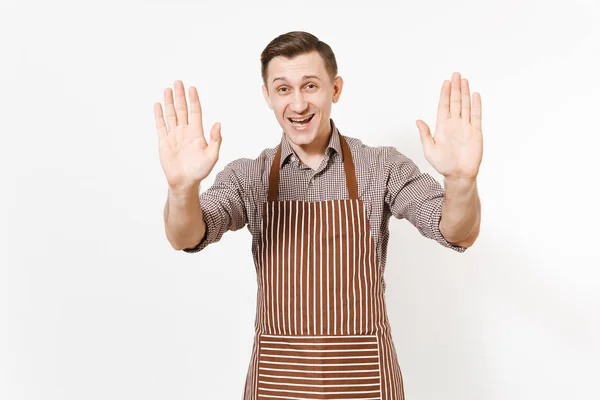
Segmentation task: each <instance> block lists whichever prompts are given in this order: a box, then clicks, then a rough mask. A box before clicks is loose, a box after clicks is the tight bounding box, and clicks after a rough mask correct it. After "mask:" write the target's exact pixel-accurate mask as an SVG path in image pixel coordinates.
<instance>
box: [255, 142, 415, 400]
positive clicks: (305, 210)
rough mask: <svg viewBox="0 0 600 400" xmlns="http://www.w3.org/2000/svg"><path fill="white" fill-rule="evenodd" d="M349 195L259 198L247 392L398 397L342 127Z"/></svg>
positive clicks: (275, 168) (274, 180) (273, 177)
mask: <svg viewBox="0 0 600 400" xmlns="http://www.w3.org/2000/svg"><path fill="white" fill-rule="evenodd" d="M340 142H341V143H340V144H341V148H342V156H343V159H344V171H345V175H346V185H347V188H348V194H349V199H348V200H327V201H320V202H302V201H296V200H288V201H278V194H279V164H280V159H281V146H279V147H278V149H277V153H276V155H275V159H274V160H273V165H272V167H271V173H270V176H269V194H268V201H267V202H266V203H265V204H263V213H262V226H261V238H260V241H259V242H260V243H259V252H258V257H257V259H258V261H257V265H256V271H257V288H258V296H257V307H256V320H255V332H256V334H255V339H254V345H253V350H252V356H251V361H250V367H249V368H248V374H247V377H246V383H245V392H244V397H243V398H244V400H259V399H260V400H276V399H288V400H309V399H310V400H312V399H353V400H359V399H360V400H375V399H378V400H379V399H381V400H403V399H404V387H403V381H402V374H401V371H400V367H399V364H398V360H397V357H396V349H395V347H394V344H393V342H392V338H391V333H390V326H389V322H388V318H387V312H386V305H385V300H384V293H383V286H382V272H381V269H380V268H379V263H378V258H377V252H376V247H375V242H374V240H373V238H372V236H371V231H370V228H369V221H368V218H367V215H366V212H365V207H364V203H363V202H362V201H361V200H359V199H358V185H357V182H356V174H355V170H354V163H353V161H352V155H351V153H350V149H349V147H348V144H347V142H346V141H345V140H344V138H343V137H342V136H341V135H340Z"/></svg>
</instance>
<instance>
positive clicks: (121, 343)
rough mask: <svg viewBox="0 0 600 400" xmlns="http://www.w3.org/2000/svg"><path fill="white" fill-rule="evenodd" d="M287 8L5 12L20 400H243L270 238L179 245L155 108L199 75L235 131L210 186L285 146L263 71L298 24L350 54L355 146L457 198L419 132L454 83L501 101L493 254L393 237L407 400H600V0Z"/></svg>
mask: <svg viewBox="0 0 600 400" xmlns="http://www.w3.org/2000/svg"><path fill="white" fill-rule="evenodd" d="M283 3H284V2H281V1H272V2H262V3H260V2H259V3H256V2H249V3H242V2H238V3H237V4H231V3H226V2H219V3H217V2H206V1H198V0H196V1H188V2H183V1H166V0H164V1H158V0H155V1H146V2H142V1H129V2H125V1H118V2H116V1H103V2H94V3H92V2H75V1H73V2H66V1H59V2H57V1H47V2H42V1H36V2H26V1H16V0H12V1H7V0H3V1H2V5H1V7H0V34H1V36H0V37H2V41H1V42H0V46H1V54H2V58H1V62H0V70H1V73H0V84H1V87H0V88H1V89H0V114H1V120H0V121H1V125H0V126H1V128H0V135H1V138H2V141H1V144H0V162H1V168H0V174H1V176H0V178H1V182H2V189H1V192H0V213H1V214H0V226H1V231H0V232H1V235H2V237H1V238H0V239H1V242H0V246H1V247H0V263H1V268H0V398H1V399H7V400H21V399H27V400H34V399H43V400H54V399H57V400H58V399H61V400H67V399H68V400H76V399H77V400H79V399H86V400H87V399H90V400H91V399H94V400H95V399H148V400H149V399H181V400H184V399H226V400H227V399H239V398H241V395H242V391H243V384H244V380H245V375H246V371H247V368H248V362H249V358H250V351H251V347H252V338H253V336H252V335H253V323H254V310H255V308H254V307H255V295H256V277H255V272H254V265H253V263H252V257H251V254H250V239H251V237H250V234H249V233H248V231H247V230H245V229H244V230H241V231H237V232H234V233H227V234H225V236H224V237H223V239H222V241H221V242H219V243H217V244H214V245H211V246H209V247H208V248H207V249H206V250H204V251H203V252H201V253H199V254H193V255H190V254H185V253H182V252H177V251H175V250H173V249H172V248H171V247H170V245H169V244H168V242H167V240H166V238H165V236H164V231H163V220H162V212H163V205H164V202H165V200H166V193H167V191H166V180H165V178H164V175H163V172H162V170H161V167H160V164H159V159H158V151H157V134H156V131H155V128H154V119H153V103H154V102H156V101H161V102H162V101H163V98H162V94H163V89H164V88H166V87H169V86H171V87H172V85H173V81H174V80H176V79H181V80H183V82H184V84H185V85H186V89H187V87H188V86H190V85H194V86H196V87H197V88H198V91H199V93H200V98H201V101H202V105H203V110H204V121H205V129H206V130H207V132H208V130H209V129H210V126H211V125H212V124H213V123H214V122H215V121H220V122H221V123H222V127H223V130H222V134H223V145H222V148H221V156H220V159H219V162H218V164H217V166H216V167H215V170H213V173H212V174H211V176H210V177H209V178H208V180H207V182H206V183H205V184H204V185H203V186H204V187H208V185H209V184H210V183H212V181H213V180H214V176H215V174H216V172H217V171H219V170H221V169H222V168H223V166H224V165H225V163H228V162H230V161H232V160H234V159H236V158H239V157H256V156H257V155H258V154H259V152H260V151H261V150H262V149H264V148H266V147H272V146H274V145H276V144H277V142H278V141H279V139H280V135H281V133H280V132H281V130H280V127H279V125H278V124H277V121H276V119H275V117H274V115H273V114H272V111H271V110H270V109H269V108H268V107H267V105H266V104H265V102H264V100H263V98H262V95H261V91H260V85H261V79H260V62H259V57H260V53H261V51H262V50H263V48H264V47H265V46H266V45H267V44H268V42H269V41H270V40H272V39H273V38H274V37H276V36H278V35H279V34H281V33H285V32H288V31H292V30H306V31H309V32H311V33H313V34H315V35H316V36H318V37H319V38H320V39H322V40H323V41H325V42H327V43H328V44H329V45H331V47H332V48H333V50H334V52H335V53H336V56H337V60H338V64H339V73H340V75H341V76H342V77H343V78H344V80H345V86H344V90H343V93H342V97H341V100H340V102H339V103H337V104H335V105H334V108H333V113H332V117H333V118H334V120H335V122H336V124H337V125H338V127H339V128H340V131H341V132H342V133H343V134H344V135H347V136H352V137H357V138H360V139H361V140H363V142H365V143H366V144H369V145H374V146H375V145H393V146H395V147H397V148H398V149H399V150H400V151H401V152H403V153H404V154H406V155H407V156H409V157H410V158H411V159H412V160H413V161H415V163H416V164H417V165H418V166H419V167H420V168H421V170H422V171H425V172H429V173H431V174H432V175H434V176H435V177H436V178H437V179H439V181H440V182H442V179H441V178H442V177H441V176H440V175H438V174H437V172H436V171H435V170H434V169H433V168H432V167H431V166H430V165H429V164H428V163H427V162H426V160H425V159H424V157H423V152H422V146H421V143H420V139H419V135H418V131H417V128H416V125H415V120H416V119H417V118H421V119H423V120H424V121H425V122H427V123H428V124H429V125H430V127H431V128H432V130H433V129H434V127H435V115H436V107H437V101H438V96H439V90H440V87H441V84H442V82H443V80H444V79H450V77H451V74H452V72H454V71H459V72H461V73H462V75H463V77H465V78H467V79H469V82H470V84H471V90H472V91H477V92H480V93H481V96H482V100H483V134H484V158H483V163H482V166H481V171H480V175H479V178H478V182H479V194H480V197H481V201H482V210H483V218H482V224H481V234H480V237H479V239H478V241H477V242H476V244H475V245H474V246H473V247H472V248H470V249H468V250H467V252H466V253H464V254H459V253H455V252H453V251H451V250H449V249H445V248H443V247H442V246H440V245H438V244H437V243H435V242H434V241H432V240H429V239H426V238H424V237H421V236H420V235H419V233H418V231H417V230H416V229H415V228H414V227H413V226H412V225H410V223H408V222H407V221H405V220H395V219H392V221H391V223H390V224H391V225H390V229H391V239H390V251H389V257H388V264H387V270H386V281H387V284H388V290H387V304H388V310H389V315H390V319H391V324H392V329H393V337H394V341H395V344H396V347H397V350H398V357H399V361H400V365H401V368H402V372H403V375H404V383H405V394H406V397H407V399H409V400H424V399H447V400H450V399H457V400H458V399H460V400H480V399H486V400H496V399H498V400H499V399H507V398H510V399H513V400H515V399H523V400H525V399H527V400H530V399H544V400H550V399H565V398H568V399H597V398H600V389H599V388H598V385H597V378H598V373H599V372H600V367H599V360H600V339H599V338H600V318H599V313H598V309H599V307H600V295H599V288H600V282H599V281H600V261H599V252H598V236H597V232H598V226H599V218H598V204H599V203H600V202H599V201H598V194H597V193H598V173H597V165H598V158H599V153H598V146H599V145H600V140H599V139H598V136H599V135H600V126H599V122H598V115H599V110H600V74H599V72H598V71H600V61H599V58H598V55H599V54H600V30H599V26H600V4H599V3H598V0H573V1H570V2H569V5H568V6H567V3H566V2H552V1H547V0H538V1H533V0H527V1H523V0H519V1H517V0H511V1H504V2H496V1H494V2H492V1H480V0H469V1H442V0H439V1H431V0H428V1H424V0H421V1H411V2H404V1H402V2H393V3H392V2H390V3H388V4H385V3H378V2H376V1H368V2H367V4H360V5H358V4H356V5H354V4H351V3H349V2H336V3H334V2H327V5H324V4H322V3H321V4H319V3H320V2H311V1H301V2H300V1H298V2H294V3H289V5H284V4H283ZM217 4H218V5H217Z"/></svg>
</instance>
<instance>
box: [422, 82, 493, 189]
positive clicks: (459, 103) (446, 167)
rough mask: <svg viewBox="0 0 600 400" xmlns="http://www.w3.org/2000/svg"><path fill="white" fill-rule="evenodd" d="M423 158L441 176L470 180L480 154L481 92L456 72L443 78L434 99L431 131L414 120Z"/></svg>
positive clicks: (476, 167) (475, 170)
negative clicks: (471, 88) (435, 106)
mask: <svg viewBox="0 0 600 400" xmlns="http://www.w3.org/2000/svg"><path fill="white" fill-rule="evenodd" d="M416 123H417V127H418V128H419V133H420V136H421V141H422V143H423V151H424V155H425V159H426V160H427V161H428V162H429V163H430V164H431V165H432V166H433V167H434V168H435V169H436V170H437V171H438V172H439V173H440V174H442V175H443V176H444V177H445V178H451V179H467V180H474V179H475V178H476V177H477V174H478V173H479V166H480V164H481V160H482V157H483V134H482V131H481V96H480V94H479V93H477V92H475V93H473V104H472V105H471V95H470V91H469V81H468V80H467V79H462V80H461V77H460V73H458V72H456V73H454V74H453V75H452V80H451V81H444V84H443V85H442V91H441V94H440V100H439V103H438V115H437V123H436V127H435V134H434V135H433V136H431V132H430V130H429V127H428V126H427V124H426V123H425V122H423V121H422V120H417V121H416Z"/></svg>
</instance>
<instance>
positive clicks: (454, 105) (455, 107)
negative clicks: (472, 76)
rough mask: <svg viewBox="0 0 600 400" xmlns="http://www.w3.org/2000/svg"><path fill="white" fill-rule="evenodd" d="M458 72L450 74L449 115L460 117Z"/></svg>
mask: <svg viewBox="0 0 600 400" xmlns="http://www.w3.org/2000/svg"><path fill="white" fill-rule="evenodd" d="M460 89H461V88H460V73H458V72H455V73H453V74H452V88H451V90H450V117H451V118H453V117H460V107H461V106H460V103H461V99H460V91H461V90H460Z"/></svg>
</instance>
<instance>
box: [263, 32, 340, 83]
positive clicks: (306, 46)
mask: <svg viewBox="0 0 600 400" xmlns="http://www.w3.org/2000/svg"><path fill="white" fill-rule="evenodd" d="M312 51H317V52H319V55H320V56H321V58H322V59H323V61H324V62H325V69H326V70H327V72H328V73H329V77H330V78H331V81H332V82H333V80H334V79H335V77H336V76H337V72H338V71H337V62H336V61H335V54H333V50H331V47H329V45H328V44H327V43H325V42H322V41H320V40H319V39H318V38H317V37H316V36H315V35H312V34H310V33H308V32H302V31H293V32H288V33H284V34H283V35H279V36H277V37H276V38H275V39H273V40H272V41H271V43H269V44H268V45H267V47H265V49H264V50H263V52H262V54H261V55H260V63H261V74H262V79H263V83H265V85H266V81H267V67H268V66H269V62H270V61H271V60H272V59H273V58H275V57H277V56H283V57H285V58H293V57H296V56H298V55H300V54H305V53H310V52H312Z"/></svg>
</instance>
